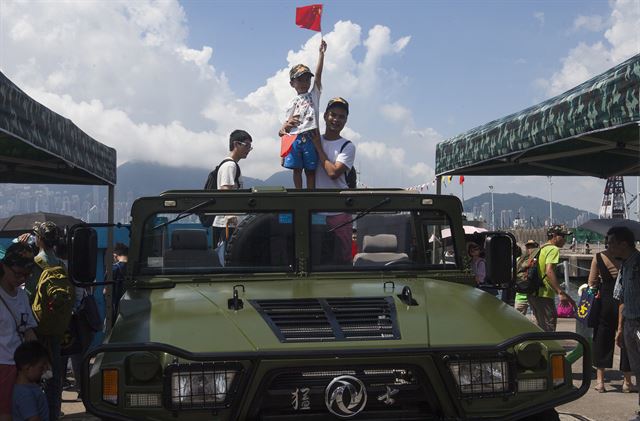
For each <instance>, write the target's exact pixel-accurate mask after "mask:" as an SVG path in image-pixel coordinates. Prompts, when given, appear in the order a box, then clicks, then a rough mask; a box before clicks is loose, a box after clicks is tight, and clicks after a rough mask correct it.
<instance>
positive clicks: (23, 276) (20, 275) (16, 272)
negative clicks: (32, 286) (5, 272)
mask: <svg viewBox="0 0 640 421" xmlns="http://www.w3.org/2000/svg"><path fill="white" fill-rule="evenodd" d="M7 267H8V268H9V270H10V271H11V272H12V273H13V276H15V277H16V279H27V278H28V277H29V275H31V271H30V270H29V271H26V272H25V271H22V270H15V269H14V268H12V267H11V266H7Z"/></svg>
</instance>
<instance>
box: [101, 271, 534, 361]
mask: <svg viewBox="0 0 640 421" xmlns="http://www.w3.org/2000/svg"><path fill="white" fill-rule="evenodd" d="M385 280H386V279H382V278H378V279H372V278H369V279H356V280H353V279H339V280H338V279H318V278H313V279H312V278H296V279H292V280H286V281H283V280H272V281H254V280H250V281H246V282H243V281H236V282H234V283H224V282H211V283H193V284H191V283H189V284H185V283H182V284H181V283H178V284H177V285H176V286H175V287H173V288H166V289H149V290H141V289H139V290H133V291H128V292H127V294H126V295H125V297H123V300H122V301H121V304H120V312H121V315H120V317H119V318H118V320H117V323H116V326H115V327H114V329H113V332H112V335H111V338H110V342H159V343H166V344H170V345H174V346H176V347H179V348H183V349H187V350H189V351H192V352H252V351H278V350H280V351H281V350H288V351H295V350H305V349H306V350H308V349H316V350H317V349H324V348H326V349H328V350H330V349H371V348H425V347H447V346H463V345H491V344H498V343H500V342H502V341H504V340H505V339H507V338H509V337H513V336H515V335H517V334H521V333H523V332H535V331H539V329H538V328H537V327H536V326H535V325H533V324H532V323H531V322H529V321H528V319H527V318H526V317H524V316H522V315H521V314H520V313H518V312H517V311H515V310H514V309H513V308H512V307H510V306H508V305H506V304H505V303H503V302H501V301H499V300H498V299H496V298H495V297H494V296H492V295H490V294H488V293H486V292H483V291H481V290H479V289H477V288H473V287H470V286H467V285H462V284H457V283H453V282H445V281H438V280H435V279H429V278H410V279H402V278H394V279H393V287H392V286H391V284H390V283H389V282H388V283H387V284H386V288H385V284H384V282H385ZM236 284H243V285H244V287H245V291H244V292H242V289H240V290H239V292H240V294H239V296H240V298H241V299H242V301H243V308H242V309H241V310H237V311H235V310H230V309H229V308H228V300H229V298H231V297H232V292H233V286H234V285H236ZM405 286H409V287H410V288H411V290H412V293H413V298H414V299H415V301H416V302H417V305H411V306H410V305H407V304H405V303H403V302H402V301H401V300H400V299H399V297H398V295H399V294H400V292H401V291H402V289H403V287H405ZM338 297H340V298H345V297H347V298H357V297H392V299H393V302H394V303H395V309H396V314H397V323H398V327H399V332H400V338H399V339H388V340H346V341H331V342H322V343H318V342H290V343H282V342H280V341H279V340H278V338H277V336H276V335H275V334H274V332H273V331H272V329H271V327H270V326H269V325H268V323H267V322H266V321H265V319H264V318H263V317H262V316H261V315H260V313H259V312H258V311H257V310H256V308H254V306H253V305H252V304H251V303H250V300H265V299H291V300H295V299H303V298H338Z"/></svg>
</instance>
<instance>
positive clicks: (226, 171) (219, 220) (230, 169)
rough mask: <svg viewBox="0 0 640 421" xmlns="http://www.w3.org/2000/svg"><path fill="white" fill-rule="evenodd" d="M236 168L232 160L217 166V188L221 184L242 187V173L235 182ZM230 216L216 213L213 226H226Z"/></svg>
mask: <svg viewBox="0 0 640 421" xmlns="http://www.w3.org/2000/svg"><path fill="white" fill-rule="evenodd" d="M236 170H237V167H236V163H235V162H233V161H227V162H225V163H223V164H222V165H220V168H218V179H217V187H218V190H220V187H222V186H233V188H234V189H241V188H242V175H240V177H239V178H238V183H237V184H236ZM232 216H233V215H216V217H215V219H214V220H213V226H214V227H219V228H221V227H226V226H227V220H228V219H229V218H231V217H232ZM236 219H238V218H236ZM238 222H239V220H238Z"/></svg>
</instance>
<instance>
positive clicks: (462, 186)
mask: <svg viewBox="0 0 640 421" xmlns="http://www.w3.org/2000/svg"><path fill="white" fill-rule="evenodd" d="M460 188H461V189H462V212H464V183H462V184H460Z"/></svg>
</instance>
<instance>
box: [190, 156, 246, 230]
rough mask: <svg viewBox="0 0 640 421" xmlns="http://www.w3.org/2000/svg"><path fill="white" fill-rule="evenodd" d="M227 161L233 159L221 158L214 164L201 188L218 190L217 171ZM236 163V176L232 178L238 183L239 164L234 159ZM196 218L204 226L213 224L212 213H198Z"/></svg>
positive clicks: (213, 217)
mask: <svg viewBox="0 0 640 421" xmlns="http://www.w3.org/2000/svg"><path fill="white" fill-rule="evenodd" d="M228 161H233V159H231V158H225V159H223V160H222V161H221V162H220V163H219V164H218V166H216V167H215V168H214V169H213V171H211V172H210V173H209V175H208V176H207V181H206V182H205V183H204V188H203V190H218V171H219V170H220V167H221V166H222V164H224V163H225V162H228ZM233 162H234V163H235V164H236V176H235V179H234V182H235V184H236V185H238V186H239V185H240V175H241V173H240V165H238V163H237V162H236V161H233ZM198 218H200V223H201V224H202V225H203V226H205V227H210V226H211V225H213V221H214V219H215V216H214V215H209V216H208V215H205V214H203V213H200V214H198Z"/></svg>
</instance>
